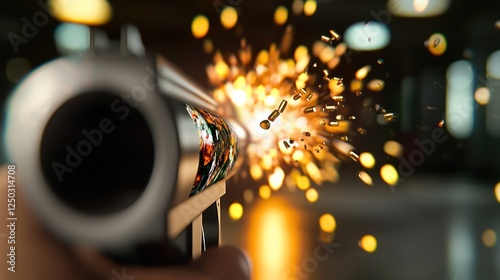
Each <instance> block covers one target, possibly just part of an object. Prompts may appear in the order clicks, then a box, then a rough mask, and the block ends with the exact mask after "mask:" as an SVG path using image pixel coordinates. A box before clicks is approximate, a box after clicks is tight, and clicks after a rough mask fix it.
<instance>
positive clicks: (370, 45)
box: [344, 21, 391, 51]
mask: <svg viewBox="0 0 500 280" xmlns="http://www.w3.org/2000/svg"><path fill="white" fill-rule="evenodd" d="M344 40H345V43H346V44H347V46H348V47H349V48H351V49H353V50H358V51H373V50H378V49H381V48H384V47H385V46H387V45H388V44H389V42H390V40H391V34H390V31H389V28H387V25H385V24H383V23H380V22H376V21H370V22H367V23H366V22H358V23H355V24H352V25H351V26H349V27H348V28H347V30H346V31H345V33H344Z"/></svg>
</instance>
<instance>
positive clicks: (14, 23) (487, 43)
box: [0, 0, 500, 280]
mask: <svg viewBox="0 0 500 280" xmlns="http://www.w3.org/2000/svg"><path fill="white" fill-rule="evenodd" d="M53 2H56V1H53ZM101 2H103V3H105V4H102V3H101ZM82 3H87V1H82ZM85 5H95V6H92V8H89V9H97V10H94V11H99V12H94V13H91V14H93V18H92V19H90V18H85V17H83V19H82V18H80V19H78V20H75V19H71V18H68V17H65V15H58V17H57V18H55V17H54V16H52V15H49V13H48V10H47V7H46V2H45V1H44V0H40V1H38V2H35V1H26V0H22V1H15V2H14V1H10V2H9V3H8V4H7V3H4V5H3V7H2V9H1V11H0V29H1V34H2V37H1V39H0V53H1V54H2V55H1V56H0V67H1V69H3V71H0V104H2V106H3V104H4V102H5V100H6V98H7V96H8V94H9V92H11V91H12V90H13V89H14V88H15V86H16V84H17V83H19V82H20V81H21V80H22V78H23V76H24V75H25V74H27V73H28V72H29V71H30V70H32V69H34V68H36V67H37V66H39V65H41V64H43V63H44V62H47V61H49V60H51V59H54V58H56V57H59V56H61V55H68V54H76V55H78V54H79V53H81V52H82V50H84V49H85V48H86V47H87V46H88V40H87V38H88V32H89V30H88V28H87V27H86V26H82V25H74V24H67V23H62V22H61V20H59V19H63V20H67V21H70V22H71V21H72V22H86V20H88V22H87V23H89V24H91V25H98V26H99V30H98V36H104V37H105V36H107V37H108V38H109V40H110V41H113V40H118V39H119V36H120V27H121V26H122V25H123V24H126V23H132V24H134V25H136V26H137V27H138V29H139V30H140V32H141V34H142V40H143V43H144V45H145V47H146V48H147V49H148V50H149V51H152V52H156V53H159V54H161V55H163V56H165V57H167V58H168V59H169V60H171V61H172V62H173V63H174V64H176V65H177V66H178V67H179V68H181V69H182V70H184V71H185V72H186V73H187V74H188V75H189V76H190V77H192V78H193V79H194V80H196V81H197V82H198V83H199V84H200V85H201V86H203V87H204V88H206V89H207V92H209V91H212V90H213V89H214V88H216V86H217V85H214V82H213V81H212V80H211V79H209V77H207V66H208V65H211V64H215V65H216V64H217V63H216V62H217V59H214V56H215V57H217V53H220V54H221V55H222V56H224V57H225V59H226V60H227V59H228V57H229V56H230V55H229V54H230V53H234V54H237V53H238V50H239V49H240V48H241V46H242V44H241V39H242V38H245V39H246V43H247V44H248V45H251V53H252V55H253V58H255V57H256V56H257V54H258V53H259V51H260V50H261V49H269V47H270V45H271V44H272V43H278V44H279V43H280V42H281V40H282V37H283V34H285V33H286V30H287V26H289V25H292V26H293V30H294V31H293V40H292V41H291V43H290V44H291V48H290V49H291V50H290V51H289V52H288V54H286V52H282V53H281V55H282V56H283V57H289V58H292V59H293V58H294V56H295V59H296V60H297V52H295V53H294V52H293V51H294V50H296V49H297V47H298V46H301V45H303V46H306V47H307V48H309V52H310V53H314V52H315V50H314V48H313V47H312V46H313V45H314V44H315V42H317V41H318V40H320V39H321V36H323V35H324V36H327V37H330V38H332V37H335V36H334V34H330V33H329V30H334V31H335V32H336V33H338V34H340V35H341V36H342V38H341V39H339V40H333V41H334V42H333V43H332V46H336V51H338V52H337V53H335V55H336V56H337V57H339V58H340V59H339V61H337V62H336V63H337V64H336V65H335V66H334V67H333V68H334V70H332V71H333V72H335V75H336V76H339V77H344V82H345V84H346V87H351V90H352V89H353V85H352V81H351V78H353V77H354V76H356V77H357V78H358V80H363V79H364V76H367V74H365V75H364V76H363V75H362V74H361V73H359V75H360V76H363V77H361V78H360V77H358V72H357V71H358V70H359V69H362V68H363V67H364V66H365V65H371V66H370V70H372V71H371V72H370V71H368V72H370V73H371V74H368V78H370V79H375V78H377V79H381V80H382V81H383V89H378V90H377V89H372V91H373V93H368V94H372V96H371V97H370V101H369V103H370V104H371V105H369V107H370V108H371V107H373V108H375V106H377V105H378V104H380V105H379V106H383V107H384V108H386V109H387V112H391V113H393V114H394V119H392V118H389V120H390V121H388V118H387V117H385V121H384V118H382V121H380V120H379V121H377V122H376V123H375V124H374V125H370V128H371V129H369V133H367V134H366V135H363V137H351V138H352V140H350V143H351V144H352V145H353V146H355V147H356V149H357V150H358V151H362V152H363V151H366V152H367V153H368V154H369V155H372V156H373V157H369V156H368V159H373V163H372V164H370V163H366V162H363V161H361V164H362V165H363V167H364V168H360V163H359V162H357V161H353V160H351V159H349V157H347V159H346V160H342V162H341V163H340V164H339V165H336V166H335V168H336V170H337V171H338V176H335V178H333V179H332V180H329V181H326V180H314V178H313V180H311V181H310V180H307V183H304V182H303V181H302V182H301V183H299V181H300V179H297V178H296V177H294V176H295V175H293V174H292V173H293V172H292V173H288V172H287V174H286V176H285V175H284V178H283V179H281V181H282V182H281V183H280V184H278V185H279V186H273V184H272V183H271V182H270V181H269V179H270V175H271V173H272V172H267V171H266V170H268V169H270V168H266V166H265V164H263V163H262V162H261V161H260V160H261V159H260V158H259V159H256V162H259V163H260V167H255V168H254V170H253V171H252V170H251V169H252V168H250V169H248V170H249V171H248V170H247V168H246V167H245V168H242V170H240V172H239V174H238V175H237V176H235V177H233V178H232V179H231V180H230V182H229V184H228V193H227V194H226V195H225V196H224V197H223V221H222V228H223V232H222V238H223V242H224V243H225V244H234V245H237V246H239V247H241V248H243V249H244V250H246V251H247V252H248V253H249V256H250V258H251V259H252V261H253V264H254V279H256V280H267V279H270V280H274V279H318V280H320V279H386V280H389V279H460V280H462V279H500V244H498V242H497V234H498V233H500V204H499V203H500V184H498V182H499V181H500V178H499V175H498V174H499V171H500V2H498V1H487V0H476V1H468V0H455V1H451V0H428V1H425V0H413V1H411V0H408V1H403V0H399V1H398V0H394V1H393V0H370V1H368V0H350V1H347V0H331V1H330V0H317V1H315V0H294V1H249V0H227V1H226V0H206V1H194V0H184V1H170V2H167V1H158V0H145V1H140V3H139V2H137V1H109V2H105V1H97V0H95V1H94V0H93V1H88V3H87V4H82V7H83V8H81V10H85V9H84V8H85V7H84V6H85ZM100 5H101V6H100ZM102 5H104V6H102ZM228 7H229V8H228ZM226 9H227V10H228V11H232V10H234V11H236V15H234V14H232V13H230V12H227V11H226ZM198 15H203V17H202V18H201V20H200V17H198ZM224 15H225V16H224ZM224 17H226V18H224ZM196 20H198V22H196ZM206 21H208V22H209V27H208V26H205V25H206ZM27 26H28V27H27ZM30 26H31V27H30ZM205 29H206V30H205ZM335 32H334V33H335ZM341 42H343V43H342V44H343V45H342V46H343V47H346V49H345V50H344V51H343V52H342V51H340V50H338V45H340V44H341ZM325 45H328V44H327V43H325ZM323 48H325V47H324V46H323ZM214 54H215V55H214ZM339 54H340V55H339ZM329 59H330V60H331V59H332V58H331V57H330V58H329ZM323 60H325V59H324V58H321V56H318V57H315V56H312V55H311V60H310V62H311V64H312V63H314V62H315V61H318V62H319V63H321V62H323V63H324V64H328V62H329V61H323ZM326 60H328V58H327V59H326ZM365 70H366V68H365ZM208 72H209V73H210V71H208ZM369 75H372V76H369ZM348 80H349V81H350V82H351V84H349V83H348V82H347V81H348ZM368 80H369V79H368ZM368 80H367V82H368ZM233 82H234V80H233ZM367 86H368V85H367ZM379 86H380V85H379ZM354 88H355V86H354ZM352 91H353V92H357V90H356V89H354V90H352ZM349 94H350V95H353V94H354V93H349ZM346 95H347V94H346ZM360 95H361V94H360ZM365 96H367V94H364V95H361V96H360V98H358V99H355V98H351V99H350V100H348V102H349V104H350V105H351V107H352V108H360V109H359V112H360V115H363V112H364V111H363V108H364V107H367V106H365V105H363V104H366V102H368V101H366V98H365ZM376 110H377V112H378V113H379V112H381V111H383V110H381V109H379V108H377V109H376ZM354 111H355V112H354V114H356V110H354ZM269 112H270V111H269ZM269 112H266V113H265V114H268V113H269ZM387 112H385V111H384V112H382V113H387ZM259 121H260V120H259ZM257 124H258V122H257ZM250 130H253V128H252V129H250ZM255 131H260V128H259V127H256V128H255ZM271 131H272V130H271ZM251 132H253V131H251ZM257 134H258V133H257ZM359 134H363V133H359ZM276 149H277V148H276ZM252 156H254V157H256V156H257V154H254V155H252ZM258 156H259V157H260V156H262V155H258ZM340 159H342V157H340ZM1 162H2V163H4V162H6V159H5V155H3V154H2V155H1ZM248 162H249V163H248V164H249V166H250V167H251V165H252V160H251V159H249V160H248ZM386 164H388V165H389V166H391V167H393V168H392V169H390V168H389V171H387V169H385V171H384V168H383V167H384V166H385V165H386ZM291 165H292V166H293V163H292V164H291ZM367 166H368V167H367ZM256 169H260V174H261V175H260V176H258V174H257V175H256V173H259V172H258V170H257V171H256ZM284 169H285V171H289V170H290V169H286V168H284ZM292 169H293V168H292ZM281 170H282V169H281ZM360 170H365V171H363V172H364V173H360ZM395 170H397V174H395V175H394V174H393V173H394V172H396V171H395ZM282 171H283V170H282ZM393 171H394V172H393ZM391 172H392V173H391ZM304 173H307V172H304ZM309 173H311V172H309ZM386 173H390V174H389V175H387V174H386ZM384 174H385V175H384ZM272 175H274V173H272ZM309 175H310V174H309ZM388 176H389V177H390V178H387V177H388ZM391 176H392V177H391ZM289 177H292V179H291V180H287V178H289ZM368 178H369V179H368ZM360 179H361V180H360ZM317 181H320V182H321V184H318V182H317ZM269 185H270V186H269ZM281 185H283V186H281Z"/></svg>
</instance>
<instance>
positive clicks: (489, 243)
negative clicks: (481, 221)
mask: <svg viewBox="0 0 500 280" xmlns="http://www.w3.org/2000/svg"><path fill="white" fill-rule="evenodd" d="M482 239H483V245H484V246H485V247H490V248H491V247H494V246H495V244H496V242H497V234H496V232H495V231H494V230H492V229H487V230H485V231H484V232H483V235H482Z"/></svg>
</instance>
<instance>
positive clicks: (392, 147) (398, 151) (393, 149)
mask: <svg viewBox="0 0 500 280" xmlns="http://www.w3.org/2000/svg"><path fill="white" fill-rule="evenodd" d="M384 152H385V153H386V154H388V155H390V156H392V157H395V158H399V157H401V156H402V155H403V145H401V144H400V143H398V142H396V141H394V140H390V141H387V142H385V144H384Z"/></svg>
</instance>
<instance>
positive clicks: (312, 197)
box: [306, 188, 319, 203]
mask: <svg viewBox="0 0 500 280" xmlns="http://www.w3.org/2000/svg"><path fill="white" fill-rule="evenodd" d="M318 198H319V194H318V191H317V190H316V189H314V188H310V189H308V190H307V191H306V199H307V201H309V202H311V203H314V202H316V201H317V200H318Z"/></svg>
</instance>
